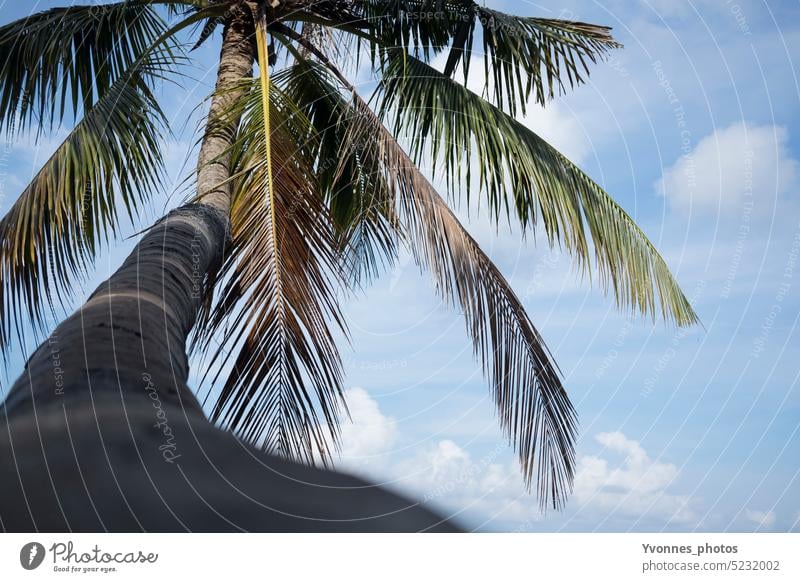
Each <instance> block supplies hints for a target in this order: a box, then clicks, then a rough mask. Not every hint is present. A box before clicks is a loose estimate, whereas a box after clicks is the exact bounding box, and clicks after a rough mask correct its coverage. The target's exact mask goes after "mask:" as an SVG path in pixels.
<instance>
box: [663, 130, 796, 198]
mask: <svg viewBox="0 0 800 582" xmlns="http://www.w3.org/2000/svg"><path fill="white" fill-rule="evenodd" d="M788 140H789V133H788V131H787V130H786V129H785V128H783V127H778V126H774V125H764V126H754V125H751V124H746V123H735V124H733V125H730V126H728V127H726V128H724V129H718V130H717V131H715V132H714V133H712V134H711V135H708V136H706V137H704V138H703V139H701V140H700V141H699V142H698V143H697V145H696V146H695V147H694V148H693V149H692V150H690V151H689V152H688V153H686V154H684V155H683V156H682V157H681V158H680V159H679V160H678V161H677V162H675V164H673V165H672V167H670V168H668V169H667V170H665V171H664V174H663V176H662V178H661V179H660V180H659V181H658V182H657V183H656V190H657V191H658V192H659V193H660V194H662V195H664V196H666V197H667V198H668V199H669V201H670V204H671V205H672V207H673V208H677V209H680V210H682V211H685V212H712V213H713V212H725V211H729V210H736V209H739V210H741V209H742V208H743V207H744V205H745V204H746V203H750V202H752V203H753V205H754V206H753V210H754V211H755V212H758V210H759V209H761V210H762V211H765V210H769V209H771V208H772V204H773V203H774V201H775V198H776V197H777V196H780V195H781V194H783V193H785V192H786V191H787V190H788V189H789V187H790V186H791V185H792V183H793V181H794V179H795V176H796V174H797V161H796V160H794V159H793V158H792V157H791V154H790V152H789V147H788Z"/></svg>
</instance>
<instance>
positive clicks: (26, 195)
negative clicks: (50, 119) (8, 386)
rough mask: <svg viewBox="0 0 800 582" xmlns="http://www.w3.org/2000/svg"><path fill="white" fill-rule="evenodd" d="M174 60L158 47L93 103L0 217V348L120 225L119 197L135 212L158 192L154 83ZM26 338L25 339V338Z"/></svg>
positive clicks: (160, 118)
mask: <svg viewBox="0 0 800 582" xmlns="http://www.w3.org/2000/svg"><path fill="white" fill-rule="evenodd" d="M173 64H174V59H173V57H172V55H171V54H170V53H167V54H163V56H159V53H156V52H153V53H150V54H149V55H148V56H147V57H146V58H145V59H143V60H141V61H139V62H138V64H137V65H135V66H133V67H131V68H129V69H128V70H127V71H126V72H125V73H124V74H123V76H122V77H121V78H120V79H119V80H117V81H116V82H115V83H114V84H113V85H112V86H111V87H110V88H109V89H108V90H107V91H106V92H105V94H104V95H103V97H102V98H101V99H100V100H99V101H98V102H97V103H95V104H94V106H92V107H91V108H90V109H89V110H88V111H87V113H86V115H85V116H84V117H83V118H82V119H81V120H80V121H79V122H78V124H77V125H76V126H75V127H74V128H73V130H72V131H71V132H70V133H69V135H68V136H67V138H66V139H65V140H64V141H63V143H62V144H61V145H60V146H59V147H58V148H57V149H56V151H55V152H54V153H53V154H52V156H51V157H50V158H49V159H48V160H47V162H46V163H45V164H44V166H43V167H42V168H41V169H40V170H39V172H38V173H37V174H36V175H35V176H34V178H33V180H32V181H31V183H30V184H29V185H28V186H27V187H26V188H25V189H24V190H23V192H22V194H20V196H19V198H18V199H17V201H16V202H15V203H14V205H13V206H12V207H11V209H10V210H9V211H8V213H7V214H6V215H5V216H4V217H3V219H2V220H0V321H2V325H0V347H1V348H5V347H6V346H7V345H8V341H9V339H10V334H11V332H12V328H13V326H16V328H17V331H18V333H19V329H20V328H19V324H20V321H21V320H22V318H23V316H25V317H27V318H28V319H30V320H31V321H32V322H33V323H34V326H35V327H41V325H42V324H43V321H44V319H43V318H44V315H45V307H46V305H47V306H50V307H51V308H52V307H53V305H54V302H53V301H52V294H53V293H55V295H56V296H57V297H58V298H59V300H64V299H66V298H68V297H70V296H71V293H72V292H73V290H74V286H75V283H76V281H78V280H80V277H81V275H82V273H83V272H84V271H85V269H86V267H87V265H88V263H89V262H90V261H91V260H92V259H93V258H94V255H95V252H96V249H97V245H98V244H99V243H100V242H102V240H103V239H107V238H108V236H109V234H110V233H111V234H113V233H115V229H116V225H117V224H118V219H119V209H118V207H117V195H118V196H119V198H120V199H121V201H122V203H123V204H124V206H125V210H126V213H127V214H128V216H129V217H132V216H133V214H134V213H135V212H136V210H137V208H138V205H139V204H140V202H141V201H142V200H145V199H147V198H148V197H149V195H150V194H151V193H152V192H154V191H157V189H158V187H159V185H160V183H161V176H162V169H163V161H162V155H161V150H160V142H161V135H162V132H163V130H164V129H165V128H166V127H167V120H166V118H165V116H164V114H163V113H162V111H161V109H160V107H159V105H158V103H157V102H156V100H155V97H154V96H153V94H152V93H151V88H150V84H151V83H152V82H153V81H154V80H155V79H157V78H160V77H162V75H163V74H164V73H165V72H166V71H167V70H168V69H169V67H171V66H172V65H173ZM20 339H21V338H20Z"/></svg>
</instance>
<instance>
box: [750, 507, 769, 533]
mask: <svg viewBox="0 0 800 582" xmlns="http://www.w3.org/2000/svg"><path fill="white" fill-rule="evenodd" d="M744 514H745V516H746V517H747V519H749V520H750V521H752V522H753V523H755V524H756V525H757V526H758V527H759V528H764V529H769V528H771V527H772V526H773V525H775V512H774V511H758V510H755V509H747V510H746V511H745V512H744Z"/></svg>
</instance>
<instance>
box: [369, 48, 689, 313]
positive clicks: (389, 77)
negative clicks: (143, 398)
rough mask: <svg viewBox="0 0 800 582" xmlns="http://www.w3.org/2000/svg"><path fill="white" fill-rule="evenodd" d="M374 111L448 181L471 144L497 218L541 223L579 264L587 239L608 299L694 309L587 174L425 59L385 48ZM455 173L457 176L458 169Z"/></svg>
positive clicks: (465, 161) (657, 308)
mask: <svg viewBox="0 0 800 582" xmlns="http://www.w3.org/2000/svg"><path fill="white" fill-rule="evenodd" d="M381 91H382V93H381V95H382V102H381V112H382V114H383V115H384V116H388V117H393V118H394V124H393V129H394V132H395V134H396V135H399V134H402V135H405V136H408V138H409V140H410V141H411V144H412V153H413V157H414V159H416V160H420V159H421V158H422V156H423V155H425V154H426V152H427V151H430V153H431V155H432V157H433V159H434V161H436V160H444V171H445V175H446V176H447V179H448V183H449V184H450V185H453V186H454V185H455V184H456V183H458V182H459V181H460V180H461V179H462V177H463V178H464V179H465V181H466V182H467V187H469V177H470V167H471V163H470V160H471V156H472V155H473V152H472V146H473V144H474V146H475V148H476V153H475V155H476V156H477V159H479V160H480V186H481V188H482V190H483V191H484V192H486V194H487V196H488V200H489V207H490V209H491V211H492V212H493V213H494V214H495V216H496V217H497V216H498V215H499V213H501V212H503V211H511V208H510V207H513V211H514V212H515V213H516V215H517V217H518V218H519V220H520V222H521V224H522V225H523V226H524V227H529V228H535V226H536V225H537V223H539V222H541V224H542V225H543V226H544V229H545V232H546V234H547V236H548V238H549V240H550V242H551V244H554V243H555V242H556V241H560V242H563V243H564V244H565V246H566V247H567V248H568V249H569V250H570V251H571V252H572V253H573V254H574V255H575V257H576V258H577V260H578V261H579V263H580V264H581V265H586V264H588V262H589V260H590V258H591V255H592V251H591V248H590V244H589V239H590V238H591V241H592V243H593V248H594V253H593V254H594V258H595V261H596V263H597V267H598V269H599V271H600V276H601V283H602V284H603V285H604V287H606V288H608V287H611V288H612V289H613V292H614V296H615V298H616V301H617V303H618V305H620V306H623V307H632V308H634V309H636V310H638V311H640V312H641V313H645V314H652V315H653V316H655V315H656V313H660V314H661V315H662V316H663V317H664V318H667V319H673V320H674V321H675V322H676V323H677V324H678V325H690V324H693V323H696V322H697V316H696V314H695V312H694V310H693V309H692V307H691V305H690V304H689V301H688V300H687V299H686V297H685V296H684V294H683V292H682V291H681V290H680V287H679V286H678V283H677V281H676V280H675V279H674V277H673V276H672V274H671V273H670V271H669V268H668V267H667V265H666V263H665V262H664V260H663V259H662V258H661V256H660V255H659V253H658V251H657V250H656V248H655V247H654V246H653V244H652V243H651V242H650V241H649V240H648V238H647V236H646V235H645V234H644V233H643V232H642V230H641V229H640V228H639V226H638V225H636V223H635V222H634V221H633V220H632V219H631V218H630V216H628V214H627V213H626V212H625V211H624V210H623V209H622V208H621V207H620V206H619V205H618V204H617V203H616V202H615V201H614V200H613V199H612V198H611V197H610V196H609V195H608V194H607V193H606V192H605V191H604V190H603V189H602V188H601V187H600V186H598V185H597V184H596V183H595V182H594V181H593V180H592V179H591V178H589V176H587V175H586V174H585V173H584V172H582V171H581V170H580V168H578V167H577V166H576V165H575V164H573V163H572V162H570V161H569V160H568V159H567V158H566V157H565V156H564V155H563V154H561V153H560V152H559V151H558V150H556V149H555V148H553V147H552V146H550V145H549V144H548V143H547V142H546V141H545V140H543V139H542V138H540V137H539V136H538V135H536V134H535V133H534V132H533V131H531V130H530V129H528V128H527V127H526V126H525V125H523V124H522V123H521V122H519V121H518V120H516V119H514V118H513V117H511V116H510V115H508V114H506V113H504V112H503V111H501V110H500V109H498V108H497V107H494V106H493V105H491V104H490V103H488V102H487V101H485V100H484V99H482V98H480V97H479V96H478V95H476V94H474V93H472V92H471V91H469V89H467V88H466V87H464V86H463V85H461V84H460V83H457V82H455V81H454V80H452V79H450V78H448V77H446V76H445V75H444V74H442V73H440V72H439V71H437V70H436V69H434V68H433V67H431V66H430V65H427V64H426V63H423V62H422V61H420V60H418V59H415V58H414V57H412V56H410V55H406V54H401V53H400V52H399V51H396V52H394V53H390V57H389V60H388V62H387V63H386V68H385V70H384V77H383V80H382V84H381ZM462 173H463V175H462Z"/></svg>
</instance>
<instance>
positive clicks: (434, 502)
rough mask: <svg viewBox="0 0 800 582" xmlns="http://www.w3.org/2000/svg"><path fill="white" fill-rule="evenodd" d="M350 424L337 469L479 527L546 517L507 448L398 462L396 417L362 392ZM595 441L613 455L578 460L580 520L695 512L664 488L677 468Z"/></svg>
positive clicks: (446, 449) (351, 401) (687, 517)
mask: <svg viewBox="0 0 800 582" xmlns="http://www.w3.org/2000/svg"><path fill="white" fill-rule="evenodd" d="M346 397H347V402H348V405H349V406H350V411H351V415H352V418H353V423H352V424H350V423H348V424H345V425H344V426H343V434H342V444H343V454H342V461H341V462H340V464H339V466H340V467H341V468H345V469H347V470H350V471H354V472H356V473H360V474H362V475H364V476H366V477H368V478H371V479H373V480H376V481H378V482H381V483H387V484H389V483H390V484H391V485H392V486H394V487H397V488H400V489H401V490H405V491H407V492H408V493H409V494H410V495H412V496H413V497H415V498H416V499H418V500H420V501H423V502H424V503H427V504H430V505H431V506H432V507H436V508H438V509H439V511H440V512H442V513H443V514H445V515H446V516H449V517H454V518H455V519H458V520H461V521H464V520H465V519H466V523H470V524H472V525H475V526H478V527H485V528H486V527H488V528H490V529H491V528H497V527H502V528H507V529H517V528H519V529H530V528H531V527H532V525H533V523H534V522H537V521H540V520H541V519H542V514H541V513H540V510H539V506H538V501H537V499H536V496H535V495H532V494H531V493H529V492H528V491H527V490H526V489H525V486H524V483H523V480H522V476H521V474H520V471H519V467H518V466H517V464H516V462H514V461H511V462H508V461H505V459H507V458H508V456H507V455H508V448H507V446H506V444H505V443H504V442H498V443H497V446H496V447H495V448H494V449H492V450H490V451H488V452H487V453H486V454H484V455H482V456H480V457H478V456H476V455H474V454H473V453H472V452H470V451H469V450H467V449H466V448H464V447H463V446H462V445H460V444H458V443H456V442H455V441H454V440H451V439H442V440H438V441H436V442H435V443H431V444H428V445H424V446H421V447H416V448H415V449H414V452H413V453H412V454H410V455H407V456H404V457H402V458H397V456H396V452H397V451H393V450H392V447H393V445H394V443H395V441H396V440H397V438H398V437H399V435H398V434H397V426H396V422H395V420H394V419H392V418H390V417H387V416H386V415H385V414H383V412H382V411H381V410H380V407H379V406H378V403H377V402H376V401H375V400H374V399H372V397H370V395H369V393H368V392H367V391H366V390H364V389H363V388H353V389H351V390H348V391H347V392H346ZM595 438H596V440H597V441H598V442H599V443H600V444H602V445H603V446H605V451H607V452H609V453H612V455H613V456H618V455H622V458H621V460H617V461H616V462H612V461H610V460H608V459H606V458H605V455H597V456H592V455H582V456H580V457H579V459H578V467H577V474H576V479H575V490H574V495H573V501H574V502H575V503H577V504H578V507H576V506H575V503H573V504H572V509H575V510H577V512H578V514H584V513H585V512H588V511H597V512H598V513H599V514H601V515H613V514H619V515H624V516H628V517H636V518H638V517H660V518H664V519H669V520H671V521H675V522H684V523H685V522H689V521H692V520H693V519H694V517H695V516H694V514H693V512H692V510H691V509H690V507H689V500H688V497H686V496H681V495H673V494H671V493H669V492H668V491H667V490H668V488H669V487H670V485H671V484H672V482H673V481H674V480H675V478H676V477H677V475H678V470H677V468H676V467H675V465H672V464H668V463H662V462H658V461H654V460H652V459H651V458H650V457H649V456H648V454H647V452H646V451H645V450H644V448H642V446H641V445H640V444H639V443H638V442H637V441H634V440H631V439H629V438H627V437H626V436H625V435H624V434H622V433H621V432H613V433H600V434H598V435H597V436H596V437H595Z"/></svg>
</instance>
